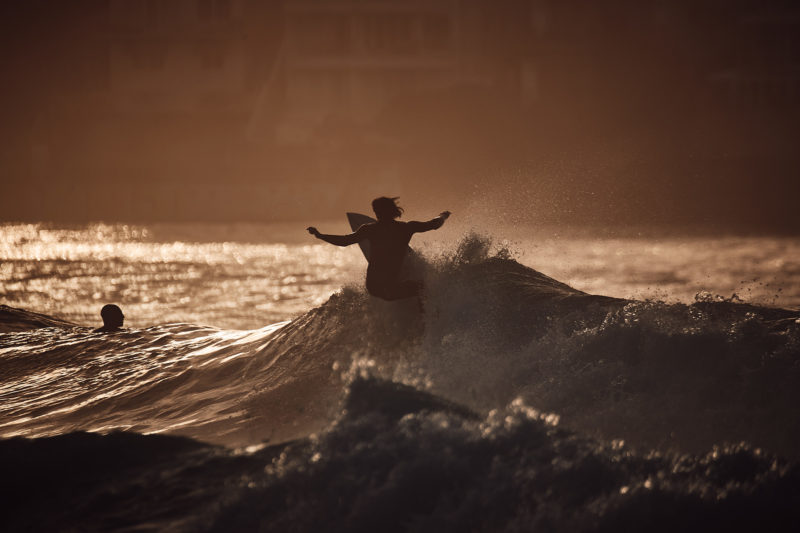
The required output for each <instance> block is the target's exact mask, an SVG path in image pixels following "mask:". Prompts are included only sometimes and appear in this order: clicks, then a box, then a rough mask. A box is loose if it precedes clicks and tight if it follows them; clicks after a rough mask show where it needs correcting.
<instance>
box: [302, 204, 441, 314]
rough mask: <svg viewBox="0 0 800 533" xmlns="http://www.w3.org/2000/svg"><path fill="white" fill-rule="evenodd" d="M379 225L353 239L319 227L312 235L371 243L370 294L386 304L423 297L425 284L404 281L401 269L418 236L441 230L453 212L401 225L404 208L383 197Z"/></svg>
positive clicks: (368, 226)
mask: <svg viewBox="0 0 800 533" xmlns="http://www.w3.org/2000/svg"><path fill="white" fill-rule="evenodd" d="M372 210H373V211H375V217H376V218H377V219H378V220H377V222H371V223H369V224H364V225H363V226H361V227H360V228H358V229H357V230H356V231H355V232H354V233H351V234H349V235H325V234H324V233H320V232H319V231H317V228H315V227H313V226H312V227H309V228H308V232H309V233H310V234H311V235H313V236H315V237H316V238H318V239H322V240H323V241H325V242H329V243H331V244H335V245H336V246H350V245H351V244H356V243H358V242H361V241H364V240H368V241H369V249H370V252H369V266H368V267H367V292H369V293H370V294H371V295H373V296H377V297H378V298H383V299H384V300H400V299H402V298H411V297H413V296H417V295H419V293H420V291H421V290H422V282H421V281H418V280H403V279H400V269H401V267H402V266H403V259H404V258H405V255H406V251H407V250H408V243H409V241H410V240H411V237H412V236H413V235H414V234H415V233H421V232H423V231H431V230H434V229H439V228H441V227H442V224H444V221H445V220H447V217H449V216H450V211H442V213H440V214H439V216H438V217H436V218H433V219H431V220H429V221H427V222H417V221H410V222H400V221H399V220H397V219H398V218H400V216H401V215H402V214H403V208H402V207H400V206H399V205H397V197H395V198H387V197H386V196H381V197H380V198H375V199H374V200H373V201H372Z"/></svg>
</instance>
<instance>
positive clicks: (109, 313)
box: [100, 304, 125, 328]
mask: <svg viewBox="0 0 800 533" xmlns="http://www.w3.org/2000/svg"><path fill="white" fill-rule="evenodd" d="M100 316H101V317H102V318H103V327H104V328H121V327H122V322H123V321H124V320H125V315H123V314H122V309H120V308H119V306H117V305H114V304H106V305H104V306H103V308H102V309H101V310H100Z"/></svg>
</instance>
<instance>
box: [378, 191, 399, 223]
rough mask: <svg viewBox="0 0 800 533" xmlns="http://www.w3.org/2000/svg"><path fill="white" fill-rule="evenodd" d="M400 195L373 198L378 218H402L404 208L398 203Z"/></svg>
mask: <svg viewBox="0 0 800 533" xmlns="http://www.w3.org/2000/svg"><path fill="white" fill-rule="evenodd" d="M399 198H400V197H399V196H394V197H392V198H389V197H388V196H381V197H380V198H375V199H374V200H372V210H373V211H375V216H376V217H378V220H394V219H395V218H400V216H401V215H402V214H403V208H402V207H400V206H399V205H397V200H398V199H399Z"/></svg>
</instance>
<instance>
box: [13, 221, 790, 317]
mask: <svg viewBox="0 0 800 533" xmlns="http://www.w3.org/2000/svg"><path fill="white" fill-rule="evenodd" d="M320 227H321V228H322V229H324V230H325V231H329V232H344V231H345V229H346V228H345V226H344V225H343V224H337V223H333V222H329V223H327V224H321V225H320ZM472 230H474V228H470V227H468V226H459V225H458V222H456V223H453V224H449V225H448V226H446V227H445V228H444V229H443V230H441V231H439V232H435V233H431V234H427V235H423V236H418V237H416V238H415V239H414V241H413V242H412V244H413V245H414V246H415V247H417V248H418V249H421V250H422V251H423V252H425V253H426V254H428V255H431V256H435V255H437V254H438V253H441V252H442V250H448V249H449V248H451V247H452V245H451V244H450V243H453V242H456V241H458V240H459V238H460V236H461V235H462V234H463V233H465V232H467V231H472ZM478 231H479V232H481V233H491V234H492V236H493V238H494V239H495V242H496V243H499V244H498V245H505V246H508V247H509V248H510V250H511V251H512V253H513V254H514V255H515V256H516V257H517V258H518V260H519V261H520V262H522V263H524V264H526V265H528V266H531V267H533V268H535V269H537V270H539V271H541V272H544V273H546V274H548V275H550V276H553V277H555V278H557V279H559V280H561V281H564V282H565V283H568V284H570V285H572V286H573V287H576V288H578V289H581V290H584V291H587V292H592V293H599V294H606V295H610V296H618V297H626V298H639V299H646V298H653V299H661V300H666V301H683V302H690V301H693V300H694V299H695V297H696V296H697V295H698V294H699V297H701V298H715V297H724V298H730V297H732V296H733V295H734V294H736V295H737V297H738V298H741V299H743V300H745V301H748V302H753V303H759V304H768V305H778V306H784V307H792V306H798V305H800V239H797V238H787V237H736V236H720V237H696V236H691V237H675V236H670V237H664V238H657V237H587V236H585V234H580V235H569V234H563V233H557V232H556V231H551V230H547V229H544V230H543V229H541V228H539V229H537V231H536V233H535V234H533V233H526V232H521V231H520V230H519V228H516V230H515V231H513V232H512V231H508V232H506V231H503V230H496V231H494V232H486V231H483V230H481V229H480V228H478ZM606 234H608V232H606ZM520 235H521V236H522V237H520ZM509 237H510V238H509ZM364 269H365V262H364V259H363V257H362V256H361V254H360V252H359V251H358V249H357V248H356V247H350V248H347V249H344V248H338V247H335V246H330V245H326V244H323V243H320V242H319V241H316V240H314V239H312V238H311V237H310V236H309V235H308V234H307V233H305V231H304V228H303V225H301V224H294V225H289V224H273V225H262V226H260V225H206V226H203V225H183V226H181V225H169V226H165V225H161V226H159V225H153V226H130V225H107V224H95V225H88V226H82V227H71V228H66V227H55V226H51V225H45V224H22V225H3V226H0V296H1V297H2V301H3V303H5V304H7V305H10V306H15V307H22V308H25V309H30V310H35V311H38V312H42V313H47V314H52V315H55V316H58V317H61V318H65V319H68V320H71V321H75V322H78V323H81V324H87V325H91V324H96V323H98V320H99V317H98V312H99V309H100V307H101V306H102V305H103V304H105V303H108V302H116V303H118V304H119V305H120V306H122V308H123V310H124V312H125V314H126V317H127V319H126V325H129V326H133V327H147V326H149V325H153V324H159V323H167V322H190V323H194V324H207V325H212V326H217V327H224V328H235V329H251V328H259V327H262V326H264V325H266V324H270V323H274V322H278V321H282V320H286V319H289V318H292V317H294V316H297V315H298V314H300V313H302V312H304V311H306V310H307V309H309V308H310V307H313V306H315V305H319V304H320V303H322V302H323V301H324V300H326V299H327V298H328V296H330V294H331V293H332V292H334V291H336V290H338V289H339V288H340V287H342V286H343V285H345V284H360V283H361V279H362V277H363V275H364Z"/></svg>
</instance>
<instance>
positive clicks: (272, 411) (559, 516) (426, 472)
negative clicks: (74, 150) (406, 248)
mask: <svg viewBox="0 0 800 533" xmlns="http://www.w3.org/2000/svg"><path fill="white" fill-rule="evenodd" d="M490 249H491V246H490V243H488V242H487V241H486V240H484V239H481V238H479V237H476V236H472V237H470V238H466V239H465V240H463V241H462V243H461V245H460V246H459V248H458V249H457V250H455V251H454V252H452V253H450V254H445V255H441V256H439V257H436V258H433V259H430V260H429V264H428V266H427V269H426V271H425V272H426V273H425V283H426V294H425V299H424V304H423V305H424V313H422V314H420V312H419V308H418V306H417V304H416V303H415V302H413V301H412V302H400V303H387V302H383V301H379V300H376V299H373V298H370V297H369V296H368V295H366V294H365V293H364V292H363V291H362V290H361V289H356V288H352V287H345V288H344V289H342V290H341V291H340V292H338V293H336V294H334V295H333V296H332V297H331V298H330V299H329V300H328V301H327V302H326V303H325V304H323V305H322V306H320V307H318V308H315V309H312V310H310V311H308V312H306V313H305V314H303V315H301V316H300V317H298V318H296V319H295V320H292V321H291V322H287V323H280V324H275V325H272V326H268V327H265V328H262V329H258V330H252V331H229V330H220V329H216V328H209V327H200V326H196V325H191V324H168V325H162V326H156V327H152V328H147V329H131V330H127V331H123V332H119V333H113V334H101V333H93V332H91V330H89V329H87V328H83V327H80V326H75V325H71V324H68V323H63V322H59V321H56V320H55V319H52V318H50V317H44V316H42V315H36V314H32V313H29V312H26V311H22V310H16V309H11V308H7V307H6V308H3V309H0V327H2V328H3V329H2V331H4V333H0V383H1V384H0V437H4V438H5V439H7V440H4V441H0V447H2V448H3V451H2V453H0V458H2V459H0V460H2V461H5V463H6V466H7V467H8V468H13V469H16V470H14V472H17V477H14V479H19V480H21V481H20V482H19V483H21V485H20V486H21V487H22V489H20V490H19V491H15V490H14V489H6V490H7V492H8V491H9V490H11V491H12V492H13V493H14V494H10V495H9V494H6V497H8V498H10V499H11V501H16V502H18V503H19V509H21V510H20V511H19V512H18V513H16V514H14V515H13V516H12V517H11V519H12V520H13V522H12V525H13V526H14V527H12V528H5V529H12V530H13V529H15V528H17V529H29V528H32V529H62V527H61V526H58V527H50V526H53V524H54V523H50V522H47V520H50V519H51V518H52V517H61V518H58V519H59V520H63V523H65V524H70V526H69V527H65V528H64V529H69V528H73V529H121V528H124V527H131V524H134V523H135V524H137V527H139V526H141V527H142V528H145V529H147V528H151V529H163V528H167V527H168V528H171V529H178V530H180V529H185V530H196V529H205V530H226V531H227V530H242V531H251V530H258V529H264V530H284V529H296V530H310V529H312V526H313V525H314V524H316V525H317V526H318V525H319V524H320V523H322V521H323V520H324V519H326V517H330V522H329V523H330V527H327V528H326V529H330V530H366V529H392V528H397V529H404V530H405V529H420V530H429V529H483V530H492V531H495V530H503V529H508V530H520V529H523V530H527V529H537V528H544V529H553V530H559V531H562V530H563V531H575V530H592V531H604V530H612V529H613V530H619V529H622V530H631V529H642V527H641V524H643V523H646V524H649V526H648V529H655V530H662V529H670V530H675V529H678V528H679V527H681V526H682V525H685V524H688V523H689V522H690V521H691V520H696V522H694V523H698V524H701V523H710V524H716V525H714V526H713V527H712V529H722V528H727V527H728V526H729V525H734V526H735V525H736V524H738V523H739V520H742V521H743V522H741V523H745V522H746V521H747V520H750V521H751V522H752V521H754V520H755V521H757V522H758V523H759V524H760V523H762V521H764V522H763V523H765V524H767V525H768V526H772V525H782V524H784V523H791V524H796V522H797V517H796V516H795V513H794V512H793V511H790V510H791V509H792V505H795V504H796V503H797V487H798V486H800V485H798V483H797V481H798V478H797V476H798V473H797V468H796V467H795V466H791V464H790V463H785V462H783V461H784V460H789V461H794V460H796V459H797V453H798V452H797V450H798V449H800V448H799V447H798V443H800V418H798V417H797V407H796V406H797V405H800V364H798V361H800V320H799V319H798V313H797V312H796V311H790V310H783V309H776V308H767V307H758V306H753V305H747V304H743V303H738V302H730V301H718V300H714V299H709V300H707V301H697V302H695V303H694V304H692V305H685V304H666V303H662V302H642V301H631V300H622V299H616V298H609V297H604V296H596V295H590V294H586V293H583V292H581V291H577V290H575V289H573V288H571V287H569V286H567V285H565V284H563V283H560V282H558V281H557V280H554V279H552V278H549V277H547V276H545V275H543V274H541V273H539V272H536V271H534V270H532V269H530V268H527V267H525V266H523V265H520V264H519V263H517V262H516V261H514V260H513V258H512V256H511V254H510V253H509V252H508V251H506V250H502V249H501V250H499V251H497V252H490ZM526 406H534V407H535V408H536V409H537V410H538V411H537V412H534V411H533V410H531V409H530V408H528V407H526ZM538 412H546V413H553V415H552V416H549V417H547V416H543V415H539V414H538ZM556 420H558V425H557V426H556V425H554V423H555V422H556ZM86 431H88V432H90V433H84V432H86ZM118 431H124V433H118ZM163 433H167V434H169V435H170V436H167V435H153V434H163ZM179 436H180V437H183V438H180V437H179ZM22 437H26V438H22ZM623 441H624V442H625V444H624V445H623V444H622V442H623ZM265 442H266V443H267V444H269V445H270V447H268V448H262V449H260V450H259V451H253V449H254V448H252V447H253V446H255V447H258V448H260V447H261V446H264V443H265ZM740 442H743V443H745V444H741V445H740V444H735V443H740ZM207 443H210V444H207ZM726 443H734V444H733V445H730V444H726ZM219 445H224V446H226V447H227V448H220V447H218V446H219ZM714 446H718V448H717V449H716V451H712V452H709V450H712V448H713V447H714ZM237 447H238V448H240V450H239V451H238V452H235V451H231V448H237ZM759 448H763V449H765V450H767V451H764V452H762V451H759V450H758V449H759ZM653 449H655V450H659V451H660V453H663V454H666V455H658V454H657V455H651V454H650V451H651V450H653ZM773 453H774V454H777V455H776V456H773V455H772V454H773ZM686 454H689V455H686ZM778 456H782V457H784V459H777V458H776V457H778ZM67 464H77V465H83V466H80V467H75V468H72V467H67V466H65V465H67ZM20 465H21V466H20ZM59 465H61V466H59ZM265 469H266V470H265ZM25 472H30V479H29V480H28V481H22V480H23V479H24V478H25V477H26V474H25ZM48 476H49V477H48ZM87 476H88V477H87ZM49 485H52V487H53V489H52V490H54V491H55V492H54V493H49V492H48V493H47V494H45V495H44V496H43V493H42V492H41V491H43V490H45V489H43V488H42V487H43V486H49ZM23 489H24V490H23ZM47 490H49V489H47ZM26 491H27V492H26ZM76 492H77V493H78V494H75V493H76ZM15 494H17V495H16V496H15ZM25 494H28V495H29V496H30V497H31V498H33V499H32V500H30V501H32V502H35V501H37V500H36V498H43V497H46V498H48V501H57V502H61V503H54V504H53V505H54V512H53V513H52V514H51V515H48V516H49V518H48V517H37V516H34V515H36V513H35V512H34V511H33V510H32V508H30V509H29V508H28V507H25V505H33V504H32V503H31V504H24V502H22V503H20V502H19V500H20V498H21V499H23V500H24V499H25V497H24V495H25ZM53 494H56V496H53ZM109 494H111V495H109ZM144 494H146V495H144ZM14 498H16V499H14ZM25 501H27V500H25ZM70 502H72V503H70ZM79 502H80V504H79ZM132 502H139V503H141V505H139V506H138V507H137V506H136V505H132ZM170 502H171V503H170ZM73 504H74V505H73ZM60 506H63V509H62V507H60ZM56 508H58V509H60V510H58V512H56V511H55V509H56ZM141 508H145V509H149V510H151V511H152V513H153V514H152V516H150V517H148V516H146V513H144V514H141V513H139V514H137V513H134V511H133V509H141ZM25 509H28V510H27V511H26V510H25ZM59 513H61V514H59ZM753 517H756V518H753ZM52 519H54V520H55V519H56V518H52ZM37 520H39V521H38V522H37ZM787 520H788V522H786V521H787ZM42 521H44V522H42ZM751 522H747V523H748V524H749V523H751ZM325 523H326V524H327V523H328V521H327V520H326V522H325ZM752 523H753V524H754V525H755V524H756V522H752ZM31 524H33V525H31ZM377 524H380V525H381V527H377ZM468 524H474V525H468ZM151 526H152V527H151ZM681 528H682V527H681ZM759 529H764V528H763V527H759Z"/></svg>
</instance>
